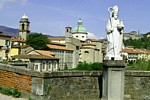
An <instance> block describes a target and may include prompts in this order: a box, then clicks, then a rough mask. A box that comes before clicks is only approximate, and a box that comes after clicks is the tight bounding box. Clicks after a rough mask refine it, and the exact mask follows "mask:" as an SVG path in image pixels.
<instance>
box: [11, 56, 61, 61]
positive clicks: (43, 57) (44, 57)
mask: <svg viewBox="0 0 150 100" xmlns="http://www.w3.org/2000/svg"><path fill="white" fill-rule="evenodd" d="M12 58H18V59H45V60H46V59H47V60H49V59H59V58H55V57H50V56H45V55H15V56H12Z"/></svg>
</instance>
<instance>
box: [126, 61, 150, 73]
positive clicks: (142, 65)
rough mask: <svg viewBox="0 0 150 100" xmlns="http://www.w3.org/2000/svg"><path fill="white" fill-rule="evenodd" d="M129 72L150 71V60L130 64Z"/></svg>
mask: <svg viewBox="0 0 150 100" xmlns="http://www.w3.org/2000/svg"><path fill="white" fill-rule="evenodd" d="M128 70H145V71H150V60H148V61H147V60H144V59H138V60H136V61H135V62H133V63H132V64H131V63H130V64H129V68H128Z"/></svg>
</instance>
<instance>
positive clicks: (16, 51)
mask: <svg viewBox="0 0 150 100" xmlns="http://www.w3.org/2000/svg"><path fill="white" fill-rule="evenodd" d="M18 54H19V49H18V48H11V51H10V55H11V56H15V55H18Z"/></svg>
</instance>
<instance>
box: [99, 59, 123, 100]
mask: <svg viewBox="0 0 150 100" xmlns="http://www.w3.org/2000/svg"><path fill="white" fill-rule="evenodd" d="M103 67H104V70H103V89H102V99H101V100H124V72H125V65H124V62H123V60H104V62H103Z"/></svg>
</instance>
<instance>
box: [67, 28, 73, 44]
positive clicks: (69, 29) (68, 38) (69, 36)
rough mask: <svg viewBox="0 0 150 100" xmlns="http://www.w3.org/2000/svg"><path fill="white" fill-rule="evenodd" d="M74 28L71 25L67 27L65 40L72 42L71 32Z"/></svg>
mask: <svg viewBox="0 0 150 100" xmlns="http://www.w3.org/2000/svg"><path fill="white" fill-rule="evenodd" d="M71 30H72V28H71V27H69V26H68V27H66V34H65V42H71V38H72V33H71Z"/></svg>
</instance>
